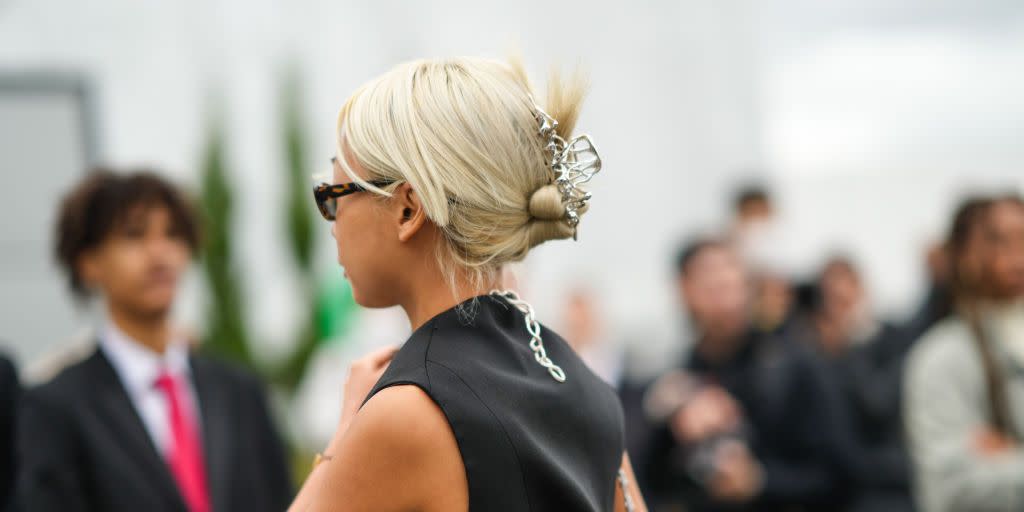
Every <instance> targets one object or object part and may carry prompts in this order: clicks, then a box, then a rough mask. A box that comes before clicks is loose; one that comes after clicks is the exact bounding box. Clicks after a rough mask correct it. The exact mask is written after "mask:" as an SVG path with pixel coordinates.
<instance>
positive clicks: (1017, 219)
mask: <svg viewBox="0 0 1024 512" xmlns="http://www.w3.org/2000/svg"><path fill="white" fill-rule="evenodd" d="M948 251H949V256H950V263H951V265H950V272H951V276H950V278H951V286H952V290H953V294H954V304H955V306H954V308H955V314H954V315H953V316H952V317H950V318H948V319H946V320H945V321H943V322H941V323H939V324H937V325H936V326H935V327H933V328H932V329H931V330H930V331H929V332H928V333H927V334H926V335H925V337H924V339H923V340H922V341H921V342H920V343H919V345H918V346H917V347H915V349H914V351H913V352H912V354H911V357H910V359H909V361H908V363H907V372H906V375H905V393H906V401H905V404H906V411H905V418H906V427H907V434H908V439H909V442H910V448H911V455H912V458H913V461H914V465H915V469H916V477H915V478H916V495H917V501H918V504H919V506H920V508H921V509H922V510H924V511H927V512H932V511H936V512H938V511H953V510H991V511H1019V510H1024V449H1022V447H1021V441H1022V433H1024V201H1022V200H1021V199H1020V197H1018V196H1007V197H1002V198H996V199H991V200H987V201H975V202H971V203H967V204H965V205H964V207H962V208H961V209H960V211H959V212H958V214H957V216H956V218H955V219H954V222H953V226H952V230H951V233H950V237H949V240H948Z"/></svg>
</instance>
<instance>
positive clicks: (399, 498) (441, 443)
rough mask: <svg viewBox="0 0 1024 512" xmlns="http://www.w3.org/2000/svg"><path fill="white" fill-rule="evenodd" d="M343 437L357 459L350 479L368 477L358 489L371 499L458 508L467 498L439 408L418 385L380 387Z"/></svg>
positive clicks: (457, 454)
mask: <svg viewBox="0 0 1024 512" xmlns="http://www.w3.org/2000/svg"><path fill="white" fill-rule="evenodd" d="M345 437H346V438H347V439H346V445H347V446H348V447H350V450H351V451H350V452H349V453H350V454H351V455H352V457H353V459H352V460H358V461H359V463H358V464H357V466H358V473H359V474H358V476H356V475H353V478H358V480H359V481H362V482H367V485H365V486H362V489H363V490H364V491H365V492H366V493H367V494H369V495H375V496H373V499H372V500H370V501H372V502H374V503H376V504H378V505H380V504H381V503H385V502H386V503H393V504H395V505H403V506H405V505H409V506H413V505H415V506H416V507H417V508H420V507H422V506H424V505H425V504H433V503H447V504H449V505H453V504H454V505H453V507H454V508H459V507H458V504H461V503H465V502H466V499H467V498H466V491H465V489H466V483H465V470H464V467H463V464H462V457H461V454H460V452H459V448H458V444H457V443H456V440H455V436H454V434H453V433H452V430H451V428H450V427H449V426H448V421H447V420H446V419H445V416H444V414H443V413H442V412H441V409H440V408H438V406H437V404H435V403H434V401H433V400H432V399H431V398H430V396H429V395H427V393H426V392H425V391H424V390H423V389H421V388H420V387H418V386H414V385H394V386H390V387H387V388H385V389H382V390H380V391H379V392H378V393H376V394H374V395H373V396H372V397H371V398H370V399H369V400H368V401H367V402H366V403H365V404H364V405H363V407H362V409H360V410H359V413H358V414H356V416H355V418H354V419H353V421H352V424H351V426H350V427H349V430H348V432H346V434H345ZM453 507H449V508H453ZM461 508H463V509H464V508H465V507H464V506H463V507H461ZM426 509H430V510H445V509H446V508H437V507H434V506H430V507H427V508H426Z"/></svg>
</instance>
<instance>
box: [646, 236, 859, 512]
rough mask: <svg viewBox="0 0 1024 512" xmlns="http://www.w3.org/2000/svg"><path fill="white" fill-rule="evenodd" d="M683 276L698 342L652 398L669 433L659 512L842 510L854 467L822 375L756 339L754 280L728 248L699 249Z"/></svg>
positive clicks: (659, 459) (653, 454)
mask: <svg viewBox="0 0 1024 512" xmlns="http://www.w3.org/2000/svg"><path fill="white" fill-rule="evenodd" d="M677 271H678V285H679V290H680V292H681V295H682V299H683V302H685V304H686V307H687V310H688V313H689V316H690V319H691V322H692V326H693V329H694V331H695V334H696V340H697V341H696V344H695V346H694V347H693V350H692V351H691V352H690V353H689V354H688V356H687V357H686V359H685V361H684V362H683V365H682V368H681V371H679V372H674V373H670V374H669V375H667V376H666V377H665V378H663V379H662V380H660V381H659V382H657V383H655V384H654V385H653V386H652V388H651V389H650V390H649V391H648V394H647V397H646V398H645V409H646V410H647V412H648V416H649V417H650V418H651V419H652V421H655V422H660V427H657V432H656V433H655V434H654V435H653V440H652V447H651V450H650V451H649V453H650V463H649V466H648V467H647V473H646V474H647V477H648V479H649V481H650V485H651V491H652V494H653V495H654V496H653V497H656V499H657V501H656V502H657V503H658V505H659V506H660V507H661V508H660V509H661V510H676V508H673V506H678V505H681V506H683V507H685V510H690V511H717V510H763V511H773V510H787V511H789V510H837V509H840V508H841V507H842V506H843V504H844V503H843V502H844V499H845V495H844V494H845V492H846V491H847V490H848V489H850V488H851V487H852V486H853V485H854V483H853V482H852V480H851V478H852V477H851V476H850V475H851V474H852V469H851V467H850V464H852V463H853V462H851V461H850V454H849V453H847V452H848V450H849V449H850V444H849V442H848V440H847V437H848V435H847V434H846V433H845V432H846V431H847V429H848V425H847V424H846V419H845V418H844V417H843V414H844V412H843V411H844V409H843V407H842V405H841V404H840V402H839V400H840V397H839V393H838V390H836V389H835V388H834V387H833V386H832V384H831V382H830V381H829V380H828V378H827V377H826V376H825V375H824V371H823V368H822V367H821V366H820V365H819V364H817V363H816V360H815V358H814V356H813V354H811V353H810V351H809V350H807V349H805V348H804V347H802V346H801V345H800V344H798V343H795V342H790V341H788V340H785V339H782V338H778V337H771V336H767V335H764V334H758V333H757V332H756V331H754V330H753V329H751V327H750V317H749V307H750V300H751V298H750V289H749V280H748V277H747V274H746V272H745V270H744V268H743V266H742V265H741V263H740V261H739V258H738V257H737V255H736V254H735V253H734V251H733V250H732V249H731V248H730V247H729V246H728V245H727V244H726V243H724V242H721V241H719V240H715V239H703V240H698V241H696V242H693V243H691V244H690V245H688V246H686V247H685V248H684V249H683V251H681V253H680V256H679V258H678V260H677ZM666 381H667V382H666ZM652 501H653V500H652Z"/></svg>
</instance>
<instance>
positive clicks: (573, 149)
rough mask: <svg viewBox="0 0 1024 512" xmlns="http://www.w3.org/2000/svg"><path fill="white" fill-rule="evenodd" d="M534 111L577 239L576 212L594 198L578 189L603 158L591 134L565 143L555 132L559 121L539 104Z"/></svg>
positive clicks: (592, 175) (591, 176)
mask: <svg viewBox="0 0 1024 512" xmlns="http://www.w3.org/2000/svg"><path fill="white" fill-rule="evenodd" d="M533 108H534V115H535V117H536V118H537V124H538V125H539V130H538V131H539V133H540V136H541V137H544V139H545V140H546V141H547V142H546V143H545V145H544V151H545V153H546V156H547V157H548V158H549V159H550V161H549V162H548V165H549V167H551V170H552V171H553V172H554V174H555V183H556V184H557V185H558V191H559V192H561V193H562V204H564V205H565V221H566V222H567V223H568V224H569V227H571V228H573V233H572V239H573V240H576V226H578V225H579V223H580V216H579V214H578V213H577V211H578V210H579V209H581V208H583V207H584V206H585V205H586V204H587V201H589V200H590V198H591V194H590V193H589V192H586V191H584V190H583V189H581V188H579V187H580V185H583V184H584V183H587V182H588V181H590V180H591V178H593V177H594V175H595V174H597V173H598V172H599V171H600V170H601V156H600V155H598V154H597V148H596V147H594V141H592V140H590V136H589V135H586V134H582V135H577V136H575V137H573V138H571V139H569V140H568V141H566V140H565V139H563V138H562V137H560V136H559V135H558V132H557V131H556V130H555V127H557V126H558V121H557V120H555V118H553V117H551V116H550V115H548V113H547V112H545V111H544V109H542V108H540V107H539V106H537V105H536V104H534V107H533Z"/></svg>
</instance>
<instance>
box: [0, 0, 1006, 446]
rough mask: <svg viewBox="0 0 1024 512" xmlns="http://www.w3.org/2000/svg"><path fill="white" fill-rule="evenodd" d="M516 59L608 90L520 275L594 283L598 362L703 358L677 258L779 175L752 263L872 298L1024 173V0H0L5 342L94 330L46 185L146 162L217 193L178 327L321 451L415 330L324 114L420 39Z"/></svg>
mask: <svg viewBox="0 0 1024 512" xmlns="http://www.w3.org/2000/svg"><path fill="white" fill-rule="evenodd" d="M452 55H482V56H490V57H496V58H503V57H505V56H509V55H521V56H522V57H523V58H524V60H525V62H526V65H527V68H528V70H529V71H530V72H531V75H532V77H533V79H534V81H535V85H537V86H541V87H542V85H543V82H544V78H545V76H547V74H548V72H549V71H550V70H551V69H553V68H554V67H560V68H562V69H571V68H574V67H577V66H578V67H581V68H582V69H584V70H585V71H586V72H587V73H588V75H589V77H590V82H591V90H590V96H589V98H588V100H587V102H586V105H585V109H584V113H583V117H582V119H581V121H580V123H579V124H578V126H579V127H580V130H581V131H584V132H587V133H590V134H591V135H592V136H593V137H594V138H595V140H596V141H597V143H598V145H599V147H600V149H601V151H602V156H603V157H604V160H605V166H604V170H603V171H602V173H601V174H600V175H599V176H598V177H597V179H595V180H594V182H593V186H592V190H593V192H594V196H595V199H594V202H593V208H592V209H591V211H590V213H589V214H588V215H587V217H586V219H585V220H584V222H583V224H582V225H581V231H580V240H579V242H578V243H552V244H549V245H544V246H542V247H540V248H539V249H538V250H536V251H535V252H534V253H532V254H531V255H530V257H529V258H528V259H527V260H526V261H525V262H524V263H523V264H521V265H520V266H518V267H517V268H516V269H515V272H516V274H517V276H518V280H519V283H520V285H521V287H522V289H523V291H524V295H525V296H526V297H527V298H528V299H529V300H531V301H532V302H533V304H534V306H535V307H536V308H537V309H538V311H539V312H540V313H539V315H540V318H541V320H542V321H546V322H547V323H548V324H550V325H552V326H554V327H556V329H557V328H560V327H561V328H564V329H570V328H572V325H573V324H572V322H573V321H574V318H575V317H574V314H575V313H574V311H577V310H576V309H574V308H578V307H579V304H580V300H579V297H580V296H581V295H582V296H585V297H586V301H585V302H586V304H587V305H588V306H587V307H593V308H594V309H595V311H597V312H596V313H588V314H592V315H593V317H594V318H596V320H593V321H589V322H583V323H584V324H585V325H590V326H591V327H593V326H595V325H597V324H598V323H599V325H600V330H601V334H600V336H601V337H602V338H604V339H607V340H608V343H609V344H610V346H611V347H613V348H612V349H611V350H609V351H608V352H609V353H612V354H613V355H612V356H608V357H609V358H610V359H611V361H610V362H608V363H607V364H608V366H609V368H612V369H610V370H609V371H610V372H613V373H614V372H617V374H621V375H625V376H626V377H628V378H630V379H635V380H637V381H642V380H644V379H646V378H649V377H650V376H653V375H655V374H657V373H658V372H659V371H661V370H662V369H664V367H665V366H667V365H668V363H670V362H674V361H675V360H677V359H678V354H679V353H681V351H682V350H684V349H685V346H686V343H685V342H684V343H681V342H680V340H685V339H686V336H685V334H684V333H685V332H686V329H687V326H686V321H685V315H682V314H680V304H679V297H678V293H677V291H676V287H675V285H674V280H675V277H674V274H675V268H674V266H673V265H674V264H673V260H674V258H675V254H676V249H677V247H678V246H679V244H680V242H681V241H682V240H684V239H685V238H687V237H688V236H690V235H691V234H693V233H708V232H714V231H722V230H726V229H728V228H729V226H730V223H731V222H732V219H733V204H734V201H733V199H734V196H735V194H736V193H737V191H738V190H740V189H741V188H743V187H745V186H749V185H751V184H753V185H757V186H759V187H762V188H764V189H765V190H768V191H769V192H770V194H771V198H772V205H773V209H774V213H775V215H774V217H773V220H772V224H771V227H770V229H766V230H763V232H762V233H761V234H760V235H759V236H760V237H761V239H760V240H759V242H758V243H757V250H756V252H757V255H756V258H757V260H758V261H759V262H760V263H761V264H762V265H765V266H767V267H770V268H771V269H772V270H773V272H775V273H778V274H779V275H783V276H785V277H786V278H787V279H790V280H792V281H793V282H799V281H801V280H807V279H811V278H812V276H813V275H814V274H816V273H817V272H818V271H819V270H820V268H821V266H822V265H823V264H824V263H825V261H826V259H827V258H828V257H830V256H832V255H834V254H836V253H841V254H843V255H845V256H847V257H848V258H849V259H851V260H852V261H854V262H856V264H857V266H858V267H859V268H860V270H861V273H862V275H863V280H864V288H865V289H866V290H867V293H868V295H869V296H870V303H871V304H872V305H873V306H872V307H873V310H874V311H875V312H876V313H877V314H878V316H880V317H885V318H902V317H905V316H907V315H909V314H910V313H911V312H912V310H913V309H914V307H915V306H916V305H917V304H918V303H919V302H920V301H921V300H922V299H923V297H924V295H925V293H926V292H927V291H928V279H929V276H928V267H927V265H926V264H925V258H926V251H927V250H928V248H929V247H930V246H931V245H932V244H934V243H936V242H938V241H939V239H940V238H941V236H942V234H943V232H944V231H945V229H946V227H947V224H948V220H949V216H950V214H951V211H952V209H953V207H954V205H955V204H956V202H957V201H958V200H959V199H960V198H962V197H963V196H964V195H966V194H968V193H973V192H986V191H990V190H995V189H999V190H1004V189H1019V187H1020V186H1021V185H1024V170H1022V166H1021V164H1022V162H1024V144H1021V143H1020V139H1019V138H1020V135H1021V134H1022V133H1024V95H1022V94H1021V92H1020V91H1022V90H1024V66H1021V63H1022V62H1024V3H1021V2H1020V1H1018V0H904V1H900V2H892V1H882V0H834V1H830V2H816V1H811V0H763V1H756V2H755V1H752V0H716V1H700V0H680V1H674V2H670V1H652V2H632V3H628V4H626V3H619V2H583V1H571V2H555V3H552V2H547V1H539V0H521V1H518V2H501V3H492V2H478V1H463V0H460V1H446V2H429V3H427V2H399V1H376V2H349V1H330V2H328V1H320V0H298V1H290V2H284V1H281V0H247V1H240V0H205V1H202V2H200V1H196V0H182V1H174V2H171V1H159V0H149V1H144V2H139V1H124V0H94V1H91V2H72V1H67V0H63V1H60V0H31V1H29V0H0V170H2V173H3V177H4V186H3V187H0V244H2V245H0V254H2V260H0V340H3V341H2V343H3V344H4V345H5V347H4V348H6V349H8V351H10V352H11V353H13V355H14V356H15V359H16V360H18V362H19V363H20V365H21V366H22V367H23V368H26V372H27V374H28V375H29V378H31V374H32V369H33V368H34V367H39V366H40V365H44V363H45V361H46V360H47V358H48V357H49V356H50V354H53V353H55V352H59V351H61V350H64V349H65V348H66V347H69V346H73V345H74V344H75V343H78V342H80V341H81V340H82V339H87V338H88V337H89V334H88V333H89V327H90V325H91V322H92V321H91V319H92V318H93V317H94V316H95V314H96V311H95V309H96V308H95V307H90V306H85V307H78V306H76V305H75V304H74V303H73V301H72V300H71V298H70V296H69V294H68V293H66V291H65V289H64V284H65V283H64V279H63V278H62V276H61V275H60V274H59V273H58V272H57V271H56V266H55V264H54V263H53V257H52V256H51V254H52V249H51V246H52V239H51V236H52V232H53V226H52V225H53V220H54V215H55V204H56V200H57V198H58V197H59V196H60V194H62V193H63V192H64V191H66V190H67V189H68V187H69V186H70V185H71V184H72V183H73V182H75V181H77V180H78V179H80V178H81V177H82V176H83V174H84V172H85V171H86V170H87V169H88V167H89V166H90V165H93V164H98V163H107V164H112V165H115V166H134V165H140V164H141V165H150V166H153V167H154V168H156V169H159V170H160V171H161V172H162V173H164V174H165V175H166V176H168V177H169V178H171V179H172V180H173V181H175V182H177V183H179V184H181V185H183V186H184V187H185V188H186V189H187V190H188V191H190V193H191V194H192V195H193V197H194V198H195V199H196V200H197V202H198V203H199V204H200V205H201V210H202V211H203V213H204V215H205V217H204V218H205V219H206V223H207V226H206V227H205V231H206V232H207V234H208V240H207V248H206V251H205V252H204V254H203V255H202V257H201V258H200V260H199V262H198V264H197V265H196V268H195V270H194V272H192V274H191V275H190V277H189V279H188V282H187V286H186V288H185V290H184V292H183V293H182V294H181V296H180V300H179V306H178V308H177V315H178V317H179V318H180V321H181V323H182V325H184V326H185V327H187V328H188V329H190V330H191V331H193V332H195V333H196V335H197V336H198V337H201V338H203V339H204V340H205V343H207V345H208V347H209V348H210V349H211V350H213V351H219V352H221V353H223V354H227V355H229V356H230V357H233V358H236V359H238V360H241V361H243V362H245V363H247V364H250V365H252V366H253V367H254V368H256V369H258V370H260V371H261V372H263V373H264V374H265V375H266V376H267V378H268V379H271V381H272V382H273V383H274V384H275V387H274V389H275V390H276V394H275V396H276V400H277V405H278V409H279V413H280V415H281V418H282V421H285V420H287V424H288V429H287V430H288V433H289V437H290V438H292V439H293V440H294V442H295V443H297V445H298V446H301V447H304V448H306V449H309V450H316V449H318V448H319V447H320V446H322V444H323V442H324V441H325V440H326V439H327V437H328V436H329V435H330V433H331V432H332V430H333V427H334V426H335V422H336V417H337V414H338V404H339V400H340V386H341V383H342V382H343V380H344V376H345V368H346V364H347V361H349V360H351V358H352V357H354V356H355V355H356V354H359V353H362V352H364V351H365V350H367V349H369V348H372V347H375V346H379V345H382V344H386V343H398V342H400V341H402V340H403V339H404V337H405V335H406V334H407V332H408V326H407V324H406V320H405V318H404V316H403V315H402V313H401V312H400V311H391V310H386V311H363V310H360V309H358V307H357V306H356V305H355V304H354V303H353V302H352V299H351V296H350V294H349V292H348V290H347V285H346V283H345V282H344V280H343V279H342V277H341V273H340V272H341V271H340V270H339V268H337V265H336V263H335V260H334V247H333V240H332V239H331V238H330V233H329V225H328V224H327V223H325V222H323V221H322V220H320V218H319V216H318V215H317V213H316V210H315V207H314V205H313V202H312V201H311V200H310V193H309V191H310V188H311V186H312V185H313V184H314V180H313V176H314V175H316V174H318V173H321V172H325V171H327V170H328V169H329V167H328V165H329V163H328V159H329V157H330V156H332V154H333V152H334V149H335V139H334V131H335V114H336V112H337V110H338V109H339V107H340V106H341V105H342V103H343V102H344V100H345V99H346V98H347V96H348V95H349V94H350V93H351V92H352V91H353V90H354V89H355V88H356V87H358V86H359V85H360V84H362V83H363V82H365V81H366V80H368V79H370V78H372V77H374V76H376V75H378V74H380V73H382V72H383V71H385V70H387V69H389V68H390V67H392V66H393V65H394V64H396V63H397V62H400V61H405V60H409V59H415V58H421V57H444V56H452Z"/></svg>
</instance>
